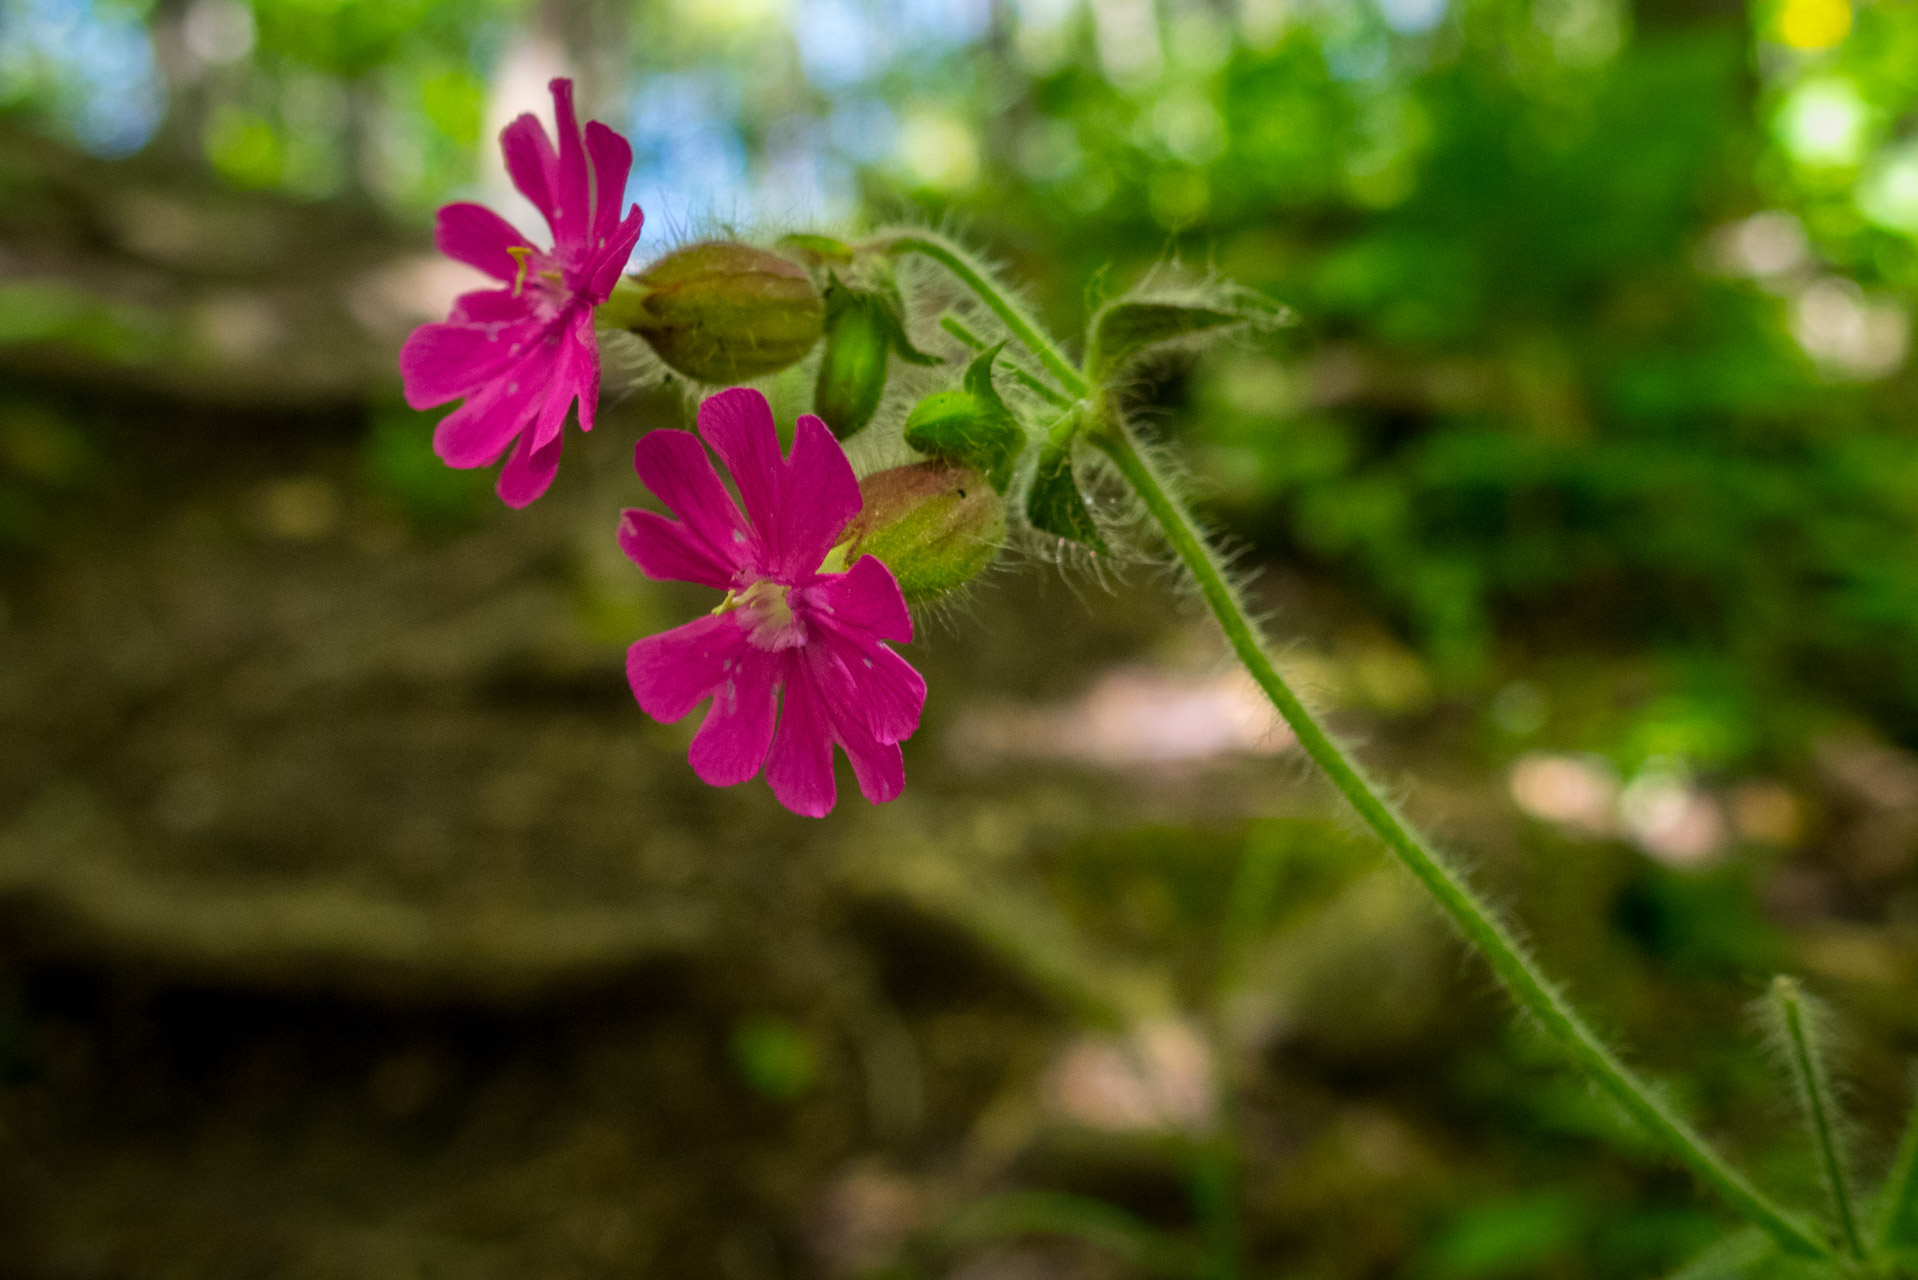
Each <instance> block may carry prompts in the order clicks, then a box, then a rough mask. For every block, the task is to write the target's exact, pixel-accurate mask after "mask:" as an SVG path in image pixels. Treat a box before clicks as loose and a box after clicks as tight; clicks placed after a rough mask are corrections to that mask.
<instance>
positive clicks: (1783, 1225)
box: [1090, 415, 1831, 1258]
mask: <svg viewBox="0 0 1918 1280" xmlns="http://www.w3.org/2000/svg"><path fill="white" fill-rule="evenodd" d="M1090 440H1091V442H1092V443H1093V444H1095V445H1097V446H1098V448H1099V449H1100V450H1101V451H1102V452H1104V453H1105V455H1106V456H1107V457H1108V458H1110V459H1112V462H1113V465H1114V466H1116V467H1117V468H1118V469H1119V474H1120V475H1122V476H1124V477H1125V480H1126V483H1127V484H1129V485H1130V486H1131V487H1132V489H1133V491H1134V492H1135V493H1137V494H1138V495H1139V499H1140V501H1142V502H1144V503H1145V506H1146V510H1147V511H1148V512H1150V513H1151V515H1152V518H1153V520H1154V521H1156V522H1157V523H1158V525H1159V527H1160V529H1161V530H1162V531H1163V532H1164V534H1165V537H1166V540H1167V541H1168V542H1170V543H1171V544H1172V549H1173V550H1174V551H1175V552H1177V553H1178V556H1179V559H1181V560H1182V561H1184V562H1185V566H1186V568H1187V569H1188V570H1190V571H1191V573H1192V576H1193V577H1194V578H1195V579H1197V581H1198V584H1199V591H1200V593H1201V594H1202V595H1203V596H1204V597H1205V601H1206V604H1207V605H1208V606H1210V608H1211V610H1212V613H1213V616H1214V617H1216V618H1217V619H1218V621H1219V625H1220V627H1222V628H1223V629H1224V630H1225V635H1226V639H1227V640H1229V641H1230V642H1231V644H1232V649H1233V652H1234V653H1236V654H1237V655H1238V658H1239V661H1240V662H1242V663H1244V664H1245V668H1246V670H1247V671H1249V672H1251V674H1252V678H1253V679H1254V680H1256V681H1257V682H1258V685H1259V688H1260V689H1262V690H1263V691H1264V692H1265V696H1266V697H1267V698H1268V699H1270V700H1271V703H1272V705H1273V707H1274V708H1276V709H1277V710H1278V713H1279V714H1280V715H1281V716H1283V717H1284V718H1285V722H1286V724H1288V725H1290V726H1291V728H1292V732H1293V733H1294V734H1296V735H1297V736H1298V740H1299V745H1300V746H1301V747H1303V748H1305V753H1306V754H1307V755H1309V756H1310V757H1312V761H1313V763H1314V764H1316V765H1318V766H1319V768H1321V769H1323V770H1324V771H1325V774H1326V776H1327V777H1328V778H1330V779H1331V780H1332V785H1333V786H1335V787H1337V788H1338V789H1339V793H1340V794H1341V795H1343V796H1344V797H1345V799H1346V801H1347V802H1348V803H1349V804H1350V805H1351V806H1352V807H1353V808H1354V809H1356V810H1357V811H1358V814H1359V817H1361V818H1363V819H1364V820H1365V824H1366V825H1367V826H1369V827H1371V828H1372V830H1373V831H1374V832H1375V833H1377V835H1378V837H1379V839H1381V840H1383V841H1384V842H1385V845H1386V847H1387V848H1388V849H1390V850H1391V851H1392V853H1393V854H1394V855H1396V856H1397V858H1398V859H1399V861H1400V862H1402V863H1403V864H1404V865H1405V867H1406V869H1407V870H1408V871H1410V872H1411V873H1412V875H1413V876H1414V877H1415V878H1416V879H1417V880H1418V882H1419V883H1420V884H1421V885H1423V886H1424V887H1425V890H1426V892H1428V893H1430V894H1431V895H1432V897H1433V899H1434V900H1436V901H1437V903H1438V905H1439V906H1440V907H1441V908H1443V909H1444V911H1445V913H1446V914H1447V915H1449V916H1450V917H1451V918H1452V922H1453V923H1454V924H1455V925H1456V926H1457V927H1458V930H1459V932H1461V933H1463V934H1464V935H1465V940H1466V941H1467V942H1469V943H1471V945H1472V946H1473V947H1474V948H1476V949H1477V950H1478V952H1479V954H1481V955H1483V956H1484V957H1485V959H1486V961H1487V962H1488V963H1489V964H1490V965H1491V966H1492V971H1493V972H1494V973H1496V974H1497V975H1498V978H1499V981H1501V982H1502V983H1504V984H1505V988H1506V990H1507V991H1509V992H1511V994H1512V997H1513V998H1514V999H1515V1000H1517V1001H1518V1003H1519V1004H1520V1005H1521V1006H1523V1007H1524V1009H1525V1010H1526V1012H1528V1013H1530V1014H1531V1015H1532V1016H1533V1017H1534V1018H1536V1019H1537V1020H1538V1023H1539V1025H1540V1026H1541V1027H1543V1028H1544V1030H1545V1032H1546V1034H1547V1035H1549V1036H1550V1037H1551V1038H1552V1039H1553V1040H1554V1041H1555V1042H1556V1043H1557V1044H1558V1045H1559V1046H1560V1047H1561V1048H1562V1049H1564V1050H1565V1052H1566V1053H1567V1055H1568V1056H1570V1057H1571V1059H1572V1060H1573V1061H1574V1062H1576V1063H1577V1064H1578V1065H1579V1066H1580V1067H1583V1068H1584V1069H1585V1071H1586V1072H1587V1073H1588V1074H1590V1075H1591V1077H1592V1078H1593V1079H1594V1080H1596V1081H1597V1082H1598V1085H1599V1087H1600V1088H1602V1089H1603V1090H1604V1091H1605V1092H1606V1093H1607V1094H1608V1095H1609V1096H1610V1097H1611V1098H1612V1100H1613V1101H1615V1102H1617V1103H1618V1104H1619V1106H1621V1107H1623V1108H1624V1109H1625V1110H1626V1111H1627V1112H1629V1113H1630V1114H1631V1115H1632V1116H1633V1117H1634V1118H1635V1119H1636V1120H1637V1121H1638V1122H1639V1123H1640V1124H1642V1125H1643V1126H1645V1128H1646V1129H1648V1130H1650V1131H1651V1132H1652V1133H1654V1134H1656V1135H1658V1137H1660V1138H1661V1139H1663V1140H1664V1142H1665V1144H1666V1146H1668V1147H1669V1148H1670V1149H1671V1151H1672V1153H1673V1154H1674V1155H1676V1156H1677V1157H1678V1159H1679V1160H1680V1161H1681V1162H1682V1163H1683V1164H1684V1165H1685V1166H1686V1167H1687V1168H1689V1169H1690V1170H1691V1171H1692V1172H1693V1173H1695V1174H1697V1175H1698V1177H1699V1178H1700V1179H1701V1180H1703V1181H1704V1182H1705V1184H1706V1185H1707V1186H1709V1187H1711V1188H1712V1189H1713V1190H1714V1191H1716V1192H1717V1193H1718V1194H1719V1195H1720V1196H1722V1197H1723V1198H1724V1199H1725V1200H1726V1201H1727V1202H1728V1203H1729V1204H1730V1205H1731V1206H1732V1207H1733V1208H1734V1209H1736V1210H1737V1211H1738V1212H1739V1213H1741V1214H1743V1215H1744V1216H1745V1218H1746V1219H1748V1220H1749V1221H1751V1222H1752V1223H1754V1224H1756V1225H1757V1226H1759V1227H1762V1228H1763V1229H1764V1230H1765V1231H1767V1232H1768V1233H1770V1234H1771V1235H1772V1236H1773V1237H1774V1238H1775V1239H1776V1240H1777V1241H1778V1242H1779V1244H1780V1245H1782V1246H1783V1247H1784V1248H1785V1249H1787V1250H1789V1251H1790V1252H1792V1253H1796V1254H1800V1255H1803V1256H1810V1257H1821V1258H1822V1257H1830V1256H1831V1248H1830V1246H1829V1245H1827V1244H1826V1243H1825V1242H1824V1241H1823V1240H1821V1239H1819V1238H1818V1237H1817V1236H1816V1235H1814V1234H1813V1233H1811V1232H1810V1231H1808V1230H1807V1229H1806V1228H1805V1227H1804V1226H1802V1225H1801V1224H1799V1223H1798V1222H1797V1221H1795V1220H1794V1219H1792V1218H1791V1217H1790V1216H1788V1215H1787V1214H1786V1213H1785V1212H1784V1210H1783V1209H1781V1208H1780V1207H1779V1206H1778V1205H1776V1204H1774V1203H1773V1202H1772V1200H1771V1199H1770V1198H1769V1197H1767V1196H1766V1195H1765V1194H1764V1193H1763V1192H1761V1191H1759V1190H1758V1189H1757V1188H1756V1187H1754V1186H1753V1185H1752V1184H1751V1183H1750V1182H1749V1181H1747V1180H1746V1178H1745V1177H1744V1175H1743V1174H1741V1173H1739V1172H1738V1171H1737V1170H1736V1169H1734V1168H1732V1167H1731V1166H1730V1165H1729V1164H1727V1163H1726V1161H1725V1159H1724V1158H1723V1157H1722V1156H1720V1155H1718V1154H1717V1153H1716V1152H1715V1151H1713V1150H1712V1149H1711V1148H1710V1147H1708V1146H1707V1145H1706V1144H1705V1141H1704V1139H1702V1138H1701V1137H1699V1135H1698V1134H1697V1133H1696V1132H1695V1131H1694V1130H1693V1129H1692V1127H1691V1126H1690V1125H1689V1124H1687V1123H1686V1122H1685V1121H1684V1120H1683V1119H1681V1118H1680V1117H1679V1116H1678V1115H1677V1114H1676V1113H1674V1112H1673V1111H1672V1110H1671V1108H1670V1107H1668V1106H1666V1105H1665V1103H1664V1102H1662V1101H1660V1100H1659V1099H1658V1097H1657V1096H1656V1095H1655V1094H1654V1093H1653V1092H1652V1090H1651V1089H1650V1088H1649V1087H1648V1086H1647V1085H1646V1084H1645V1082H1644V1081H1642V1080H1640V1079H1639V1078H1638V1077H1637V1076H1636V1075H1635V1074H1633V1072H1632V1071H1631V1070H1630V1069H1629V1068H1628V1067H1626V1066H1625V1064H1624V1063H1622V1062H1620V1061H1619V1060H1618V1056H1617V1055H1616V1054H1614V1053H1613V1052H1612V1051H1611V1049H1610V1048H1609V1047H1607V1046H1606V1044H1605V1043H1604V1042H1603V1041H1602V1040H1600V1039H1599V1038H1598V1036H1597V1034H1596V1033H1594V1032H1593V1031H1592V1029H1591V1028H1590V1027H1588V1026H1586V1025H1585V1022H1584V1021H1583V1020H1582V1019H1581V1018H1580V1017H1579V1016H1578V1015H1577V1014H1576V1013H1574V1012H1573V1011H1572V1008H1571V1006H1570V1005H1569V1004H1567V1003H1566V1001H1565V999H1564V997H1563V996H1561V995H1560V994H1559V993H1558V991H1557V990H1556V989H1555V988H1554V987H1553V986H1552V984H1551V982H1550V981H1548V980H1547V979H1546V977H1545V975H1544V974H1543V973H1541V972H1540V971H1539V968H1538V966H1537V964H1536V963H1534V962H1533V960H1532V959H1531V957H1530V956H1528V955H1526V954H1525V952H1524V951H1523V950H1522V949H1520V947H1519V945H1518V943H1517V942H1516V941H1515V940H1514V939H1513V938H1512V935H1511V933H1510V932H1509V931H1508V930H1507V929H1506V928H1505V926H1504V925H1503V924H1501V923H1500V922H1499V920H1498V917H1497V916H1495V915H1494V914H1493V913H1492V912H1491V911H1490V909H1488V908H1487V907H1486V905H1485V904H1484V903H1483V902H1482V901H1480V900H1479V898H1478V896H1477V895H1476V894H1474V893H1473V892H1472V891H1471V890H1470V889H1469V888H1467V887H1466V885H1465V883H1464V881H1463V880H1462V879H1460V877H1459V875H1458V874H1457V873H1456V872H1455V871H1453V870H1452V869H1451V868H1450V867H1449V866H1447V865H1446V864H1445V863H1444V862H1443V861H1441V860H1440V859H1439V858H1438V857H1437V856H1436V855H1434V854H1433V853H1432V852H1431V851H1430V850H1428V849H1427V848H1426V847H1425V846H1424V844H1422V843H1421V842H1420V841H1419V839H1418V838H1417V837H1416V836H1414V835H1413V834H1412V832H1411V831H1410V830H1409V829H1408V828H1407V827H1406V825H1405V824H1404V823H1403V822H1401V821H1400V820H1399V817H1398V815H1397V814H1395V813H1393V812H1392V810H1391V808H1390V807H1389V806H1387V805H1386V803H1385V802H1384V801H1383V800H1380V799H1379V797H1378V794H1377V793H1376V792H1375V791H1374V790H1373V789H1372V787H1371V785H1370V784H1368V783H1367V782H1366V780H1365V778H1364V777H1363V776H1362V775H1361V774H1360V773H1359V772H1358V770H1357V769H1355V768H1353V767H1352V764H1351V762H1350V761H1348V760H1347V759H1346V758H1345V754H1344V752H1342V751H1340V750H1339V748H1338V746H1337V745H1336V744H1334V743H1333V741H1332V739H1331V738H1330V737H1328V736H1327V734H1326V732H1325V730H1324V729H1323V728H1321V727H1320V725H1319V722H1318V721H1317V720H1316V719H1314V718H1313V716H1312V713H1311V712H1309V711H1308V710H1306V708H1305V704H1304V703H1302V702H1300V701H1299V698H1298V695H1297V694H1295V693H1293V692H1292V689H1291V686H1289V685H1287V684H1286V682H1285V680H1284V678H1283V677H1281V676H1280V675H1279V673H1278V670H1277V668H1275V667H1274V666H1273V665H1272V660H1271V658H1269V657H1268V656H1267V655H1266V652H1265V647H1264V646H1263V645H1262V644H1261V643H1260V642H1259V637H1258V633H1257V631H1256V630H1255V629H1254V627H1253V624H1252V622H1251V620H1250V619H1249V618H1248V617H1247V616H1246V612H1245V608H1244V606H1243V605H1242V604H1241V603H1240V601H1239V598H1238V596H1237V594H1236V593H1235V592H1234V591H1233V590H1232V587H1231V585H1230V584H1229V583H1227V581H1226V579H1225V574H1224V573H1223V572H1222V571H1221V569H1220V567H1219V564H1218V561H1217V559H1216V558H1215V557H1214V556H1213V554H1212V552H1211V550H1210V548H1209V547H1207V545H1206V543H1205V539H1204V538H1203V537H1202V536H1201V535H1200V533H1199V531H1198V529H1197V527H1196V526H1195V525H1194V524H1193V522H1192V519H1191V517H1190V516H1188V515H1187V514H1186V512H1185V510H1184V509H1183V508H1182V507H1181V506H1180V504H1179V503H1178V501H1177V500H1176V499H1175V498H1173V497H1172V495H1171V494H1170V493H1169V492H1168V491H1167V489H1166V487H1165V485H1163V484H1162V483H1161V482H1160V480H1159V477H1158V475H1157V473H1156V472H1155V471H1154V470H1153V468H1152V465H1151V464H1150V463H1149V462H1147V461H1146V459H1145V458H1144V456H1142V455H1141V454H1140V453H1139V450H1138V448H1137V446H1136V445H1134V444H1133V442H1132V438H1131V436H1130V435H1129V434H1127V432H1126V429H1125V428H1124V426H1122V425H1121V424H1119V423H1118V422H1116V421H1113V420H1112V418H1111V417H1110V415H1108V416H1107V417H1106V419H1105V421H1104V422H1103V423H1101V424H1100V425H1099V426H1096V427H1094V428H1093V430H1092V434H1091V436H1090Z"/></svg>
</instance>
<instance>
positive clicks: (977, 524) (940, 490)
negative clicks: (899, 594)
mask: <svg viewBox="0 0 1918 1280" xmlns="http://www.w3.org/2000/svg"><path fill="white" fill-rule="evenodd" d="M859 493H860V496H861V497H862V498H863V499H864V502H865V505H864V506H863V507H862V508H861V509H860V512H859V514H858V516H856V517H855V518H854V519H853V522H852V524H851V526H849V527H848V528H847V530H846V533H847V536H848V541H847V542H846V543H844V544H842V546H841V547H840V548H837V549H835V551H834V556H835V557H837V556H839V555H840V553H841V552H842V551H843V552H844V563H846V564H848V565H850V564H851V563H852V562H853V561H855V560H857V559H858V558H859V557H860V556H877V557H879V559H880V561H881V562H882V563H884V564H885V566H886V567H887V568H888V569H890V570H892V576H893V577H895V578H897V579H898V580H899V589H900V590H901V591H903V592H904V593H905V596H906V600H907V602H908V603H911V604H921V603H923V602H925V601H927V600H931V599H934V598H936V597H938V596H942V595H944V594H945V593H946V592H948V591H951V590H953V589H954V588H956V587H960V586H964V585H965V584H966V583H967V582H970V581H971V580H972V579H973V578H975V577H977V576H978V575H979V573H980V572H981V571H982V570H984V569H985V567H986V566H987V565H989V564H991V563H992V562H993V560H994V559H996V558H997V557H998V555H999V548H1000V547H1001V546H1003V545H1004V543H1005V540H1006V510H1005V503H1004V501H1003V500H1002V499H1001V498H1000V497H999V495H998V494H997V493H996V492H994V490H993V488H992V486H991V485H989V484H987V483H986V478H985V477H984V476H983V475H981V474H980V473H979V472H977V471H974V470H973V469H972V468H970V467H955V466H952V465H951V464H949V463H944V462H916V463H913V464H912V465H911V466H905V467H893V468H891V469H890V470H887V471H877V472H874V473H873V474H872V475H869V476H867V477H866V478H865V479H864V480H862V481H860V482H859Z"/></svg>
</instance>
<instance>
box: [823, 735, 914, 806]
mask: <svg viewBox="0 0 1918 1280" xmlns="http://www.w3.org/2000/svg"><path fill="white" fill-rule="evenodd" d="M842 729H843V730H844V732H842V734H841V735H840V739H839V745H840V746H842V747H844V748H845V749H846V759H848V760H850V761H852V776H853V777H854V778H856V779H857V780H858V782H859V791H860V794H862V795H864V796H865V797H866V799H868V800H870V801H872V803H874V804H884V803H886V801H888V800H897V799H898V798H899V793H900V792H902V791H904V790H905V789H906V760H905V756H904V755H902V754H901V753H900V750H899V744H898V743H896V742H879V741H876V740H875V739H873V738H872V737H871V736H870V735H868V734H865V733H861V732H859V731H857V730H856V729H854V728H852V727H850V726H842Z"/></svg>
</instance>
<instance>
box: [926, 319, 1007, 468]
mask: <svg viewBox="0 0 1918 1280" xmlns="http://www.w3.org/2000/svg"><path fill="white" fill-rule="evenodd" d="M1004 346H1005V343H1003V342H1002V343H1000V344H999V345H998V346H996V347H993V348H991V349H990V350H987V351H983V352H981V353H980V354H979V355H978V357H977V358H975V359H974V360H973V362H972V364H971V365H970V366H969V367H968V368H967V369H966V378H965V385H964V386H963V387H955V388H953V389H951V390H949V391H935V392H933V393H932V394H931V395H929V396H927V397H926V398H925V399H924V400H921V401H920V402H919V403H918V404H916V405H914V406H913V409H912V412H911V414H909V415H907V418H906V443H907V444H909V445H911V446H912V447H913V448H915V449H917V450H919V452H921V453H925V454H930V455H931V456H933V457H934V458H938V459H941V460H943V461H945V462H949V463H953V464H955V465H960V466H969V467H975V468H977V469H978V470H979V471H981V472H983V473H984V474H985V478H986V480H987V482H988V483H989V484H991V485H992V487H993V488H994V489H996V490H998V491H999V492H1000V493H1001V494H1003V493H1005V491H1006V489H1007V488H1008V487H1009V486H1010V485H1011V484H1012V473H1013V469H1014V468H1015V467H1016V466H1018V464H1019V454H1020V453H1021V452H1022V451H1023V450H1024V449H1025V446H1026V433H1025V431H1024V430H1023V429H1022V428H1021V427H1020V426H1019V422H1018V420H1017V419H1016V418H1014V417H1013V416H1012V412H1011V410H1009V409H1007V408H1006V404H1005V401H1003V400H1001V399H1000V398H999V392H998V391H997V390H996V389H995V388H994V387H993V385H992V365H993V361H995V360H997V359H998V358H999V351H1000V348H1001V347H1004Z"/></svg>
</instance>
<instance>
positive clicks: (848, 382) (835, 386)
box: [813, 277, 939, 440]
mask: <svg viewBox="0 0 1918 1280" xmlns="http://www.w3.org/2000/svg"><path fill="white" fill-rule="evenodd" d="M903 310H904V305H903V304H902V303H901V302H900V300H899V294H898V290H897V289H896V288H893V287H892V286H891V283H890V281H886V282H883V283H882V284H881V285H880V286H879V287H876V288H854V287H851V286H848V285H845V284H842V283H841V282H840V281H839V280H838V279H837V278H836V277H835V278H834V279H833V281H832V282H831V283H830V284H829V285H827V286H826V354H825V356H824V357H823V358H822V359H821V360H820V362H819V381H818V382H817V384H815V386H814V389H813V412H814V413H817V414H818V415H819V416H820V417H821V418H823V419H825V422H826V425H827V426H829V427H831V428H832V433H833V434H834V435H835V436H837V437H839V438H840V439H841V440H846V439H850V438H851V437H852V436H853V435H855V434H857V433H858V431H859V430H860V428H862V427H864V426H865V425H866V424H867V423H868V422H871V421H872V415H873V414H874V413H875V412H877V411H878V409H879V401H880V400H881V399H882V398H883V397H884V396H885V394H886V360H887V357H888V356H890V355H897V356H899V358H900V359H902V360H906V361H908V362H910V363H912V364H920V365H928V364H937V363H938V362H939V361H938V358H937V357H936V356H930V355H927V354H926V353H924V352H922V351H920V350H918V349H917V348H915V347H914V346H913V345H912V339H911V338H909V337H907V336H906V327H905V322H904V320H903V318H902V315H901V313H902V312H903Z"/></svg>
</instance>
